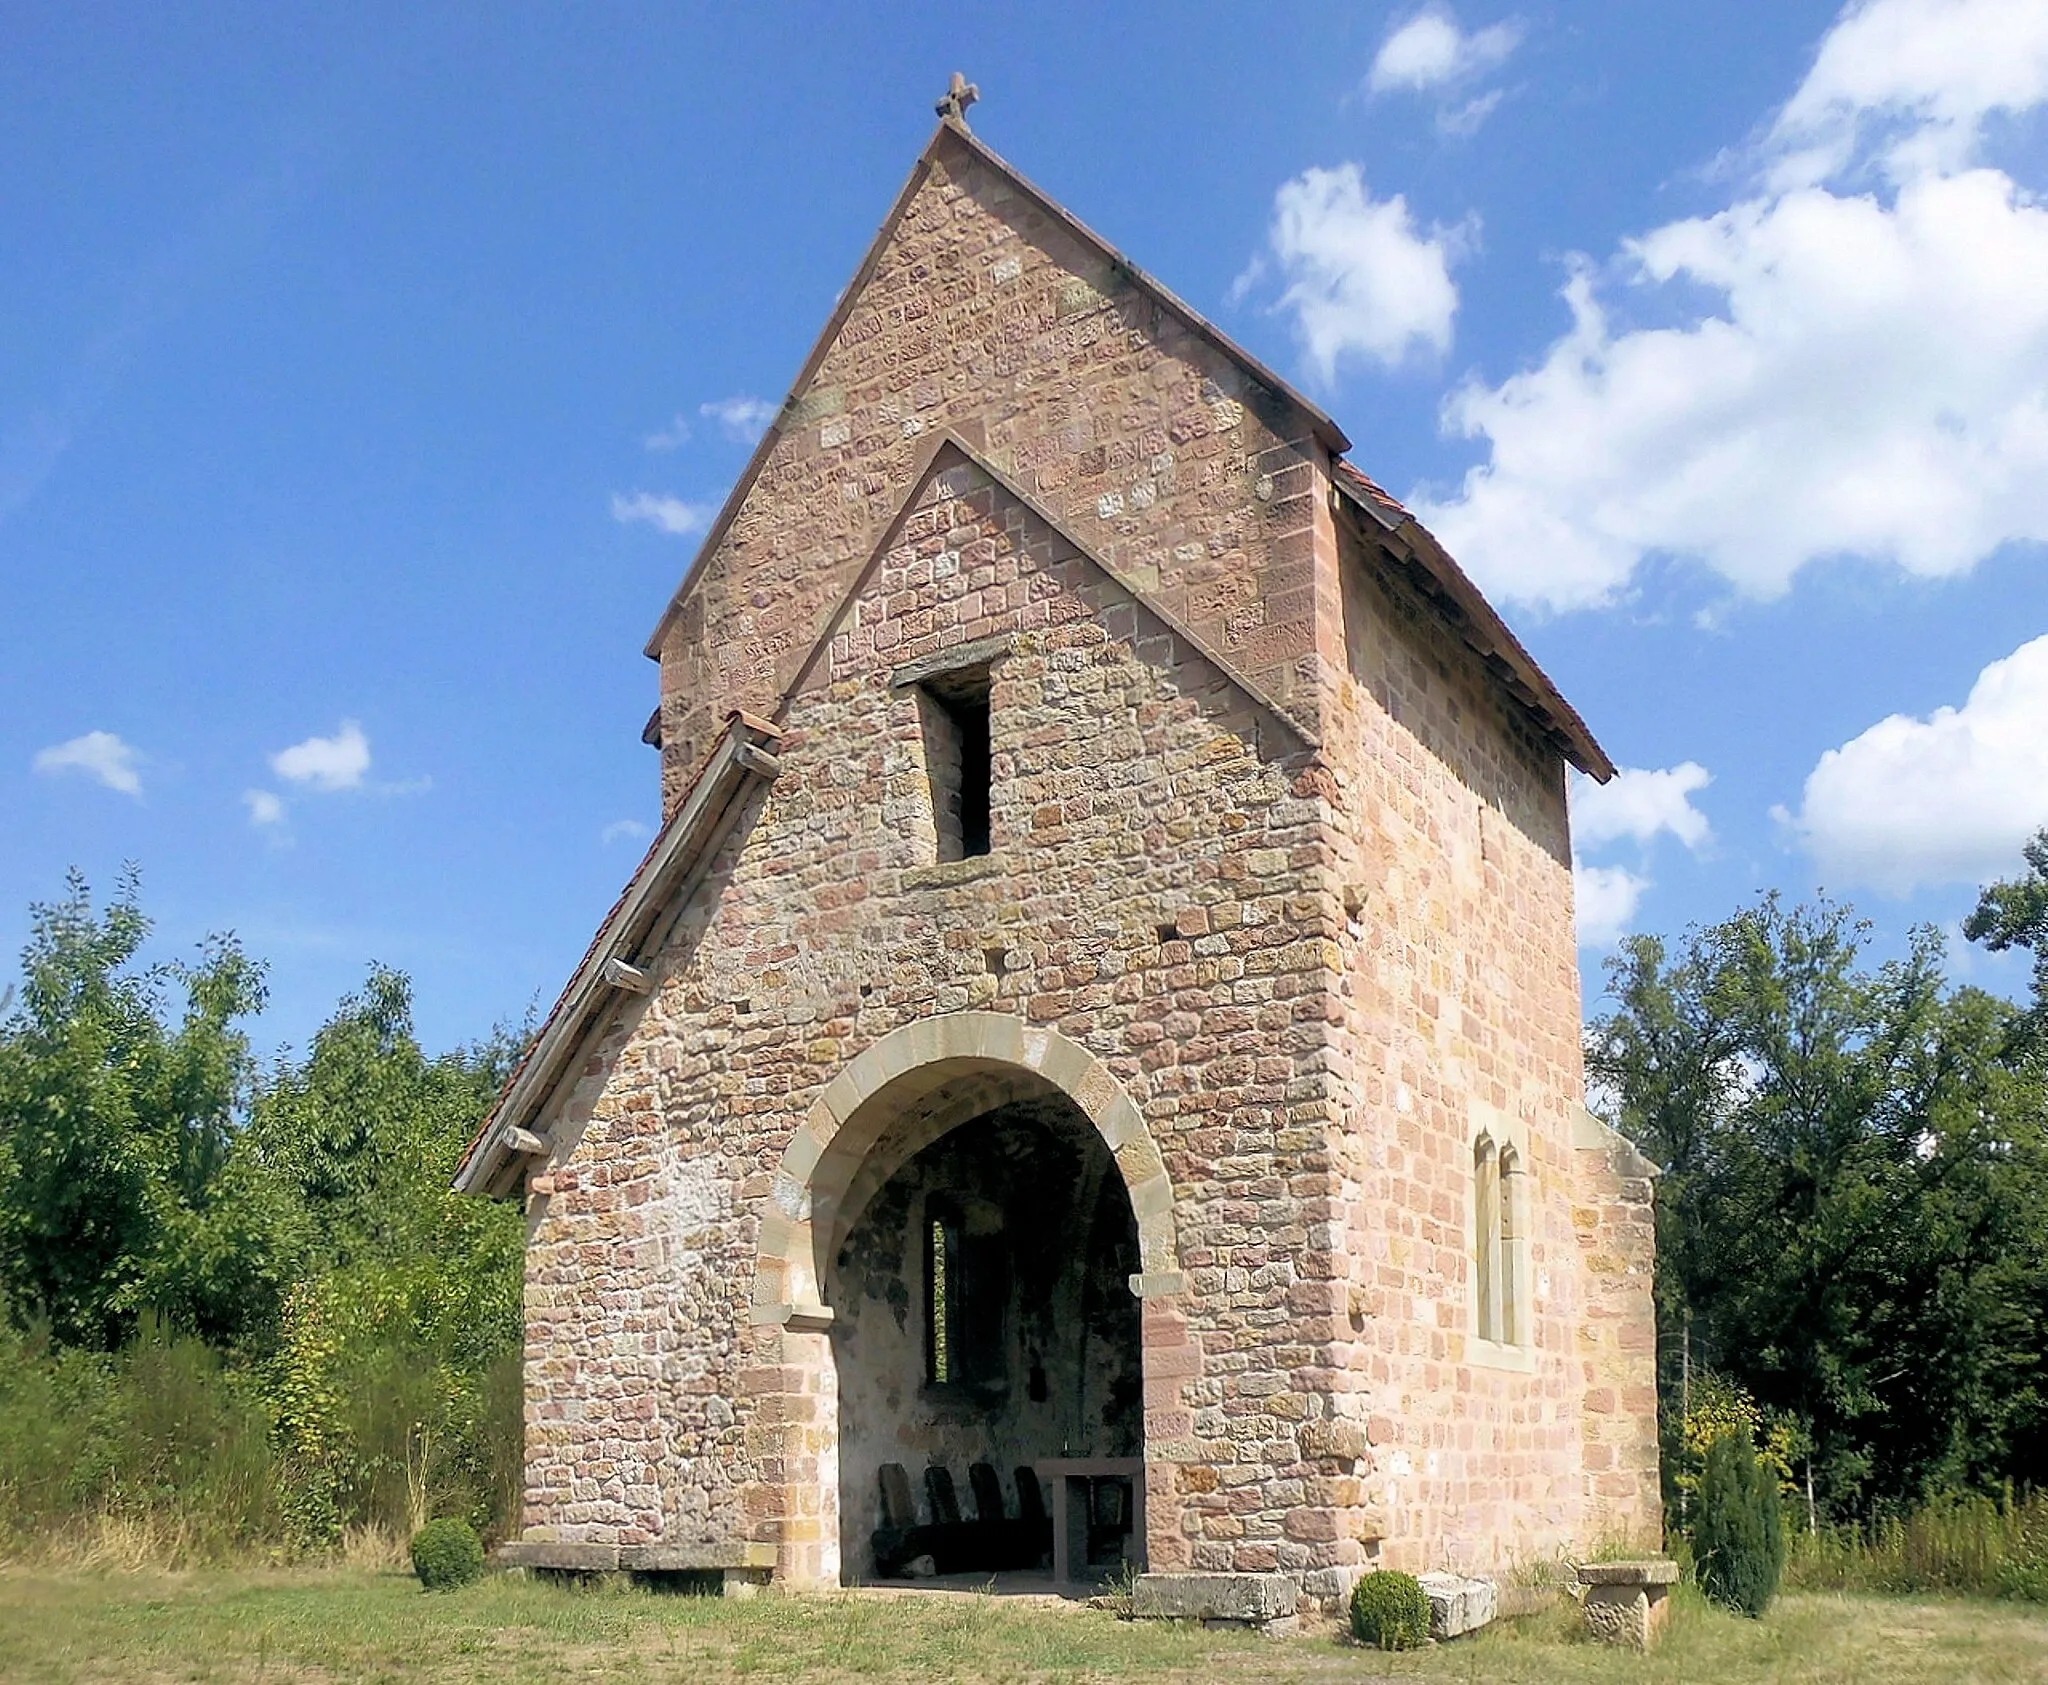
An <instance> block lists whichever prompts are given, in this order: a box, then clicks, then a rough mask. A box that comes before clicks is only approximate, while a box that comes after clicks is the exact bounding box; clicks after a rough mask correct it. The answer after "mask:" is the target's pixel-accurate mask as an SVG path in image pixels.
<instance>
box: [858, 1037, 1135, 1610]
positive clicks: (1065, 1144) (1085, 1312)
mask: <svg viewBox="0 0 2048 1685" xmlns="http://www.w3.org/2000/svg"><path fill="white" fill-rule="evenodd" d="M986 1083H987V1078H986V1077H984V1078H983V1084H986ZM997 1086H998V1089H999V1092H998V1093H994V1094H991V1093H988V1092H987V1091H986V1089H985V1088H984V1091H983V1093H982V1096H981V1098H982V1099H983V1100H984V1101H993V1102H994V1103H992V1104H988V1105H987V1106H986V1108H985V1109H982V1110H980V1111H979V1112H978V1113H976V1114H975V1115H972V1116H969V1117H968V1118H967V1119H966V1120H965V1121H964V1122H950V1123H948V1122H946V1121H945V1120H946V1119H947V1118H948V1116H949V1114H950V1116H951V1117H953V1118H957V1117H958V1115H959V1107H958V1104H957V1101H956V1102H955V1103H954V1104H952V1105H947V1106H944V1107H942V1108H940V1109H939V1110H938V1111H937V1112H936V1113H935V1112H934V1110H933V1108H931V1107H930V1106H928V1105H916V1104H913V1105H910V1106H907V1107H906V1108H904V1111H903V1113H902V1115H901V1116H899V1117H897V1118H896V1119H894V1120H892V1121H891V1122H890V1123H889V1124H887V1125H885V1126H884V1127H883V1129H882V1131H881V1133H880V1135H879V1136H878V1137H877V1139H876V1140H875V1143H874V1145H873V1147H872V1148H871V1149H870V1151H869V1155H868V1161H867V1163H866V1164H865V1165H864V1166H863V1170H862V1173H861V1174H860V1175H858V1176H857V1177H856V1178H855V1183H854V1186H853V1187H852V1188H851V1189H850V1190H849V1195H850V1197H849V1199H848V1201H847V1203H846V1205H845V1206H844V1207H843V1208H842V1210H841V1212H840V1218H841V1227H840V1234H841V1235H842V1236H843V1238H842V1239H841V1240H840V1243H839V1245H838V1247H837V1250H836V1252H835V1254H834V1256H833V1258H832V1260H831V1262H830V1264H829V1266H828V1271H827V1280H826V1283H825V1287H826V1299H827V1302H828V1303H829V1304H831V1305H832V1307H833V1312H834V1320H833V1322H832V1326H831V1335H830V1338H831V1343H832V1351H833V1359H834V1368H835V1369H836V1371H837V1376H838V1418H839V1419H838V1444H839V1504H838V1511H839V1534H840V1536H839V1558H840V1565H841V1575H842V1578H843V1579H844V1580H845V1581H846V1582H847V1583H855V1582H862V1581H869V1580H874V1579H877V1578H882V1577H897V1576H901V1575H903V1574H904V1573H905V1572H906V1571H907V1572H908V1573H910V1574H911V1575H912V1576H915V1577H939V1578H943V1577H946V1576H948V1575H951V1574H958V1573H969V1574H986V1573H989V1572H1011V1573H1015V1572H1024V1573H1032V1572H1037V1571H1042V1570H1049V1569H1050V1567H1051V1560H1050V1558H1051V1545H1052V1536H1053V1535H1052V1521H1053V1518H1054V1517H1055V1516H1057V1517H1058V1518H1059V1520H1060V1521H1061V1523H1063V1526H1062V1529H1061V1530H1062V1533H1063V1542H1064V1543H1065V1544H1066V1546H1067V1549H1065V1550H1063V1551H1061V1552H1059V1553H1058V1554H1059V1555H1060V1557H1061V1558H1062V1565H1063V1566H1066V1567H1067V1568H1068V1569H1069V1571H1070V1578H1071V1579H1072V1580H1076V1581H1079V1580H1085V1579H1087V1578H1089V1577H1091V1576H1093V1577H1103V1576H1106V1575H1109V1574H1113V1573H1115V1572H1116V1571H1118V1570H1119V1568H1120V1567H1121V1566H1122V1564H1124V1563H1125V1562H1129V1563H1131V1564H1132V1565H1134V1566H1142V1564H1143V1560H1144V1531H1143V1520H1142V1516H1143V1502H1144V1481H1143V1473H1142V1470H1143V1456H1144V1377H1143V1350H1142V1341H1141V1332H1140V1325H1141V1306H1140V1303H1139V1301H1138V1299H1137V1298H1136V1297H1135V1296H1134V1294H1133V1293H1132V1290H1131V1282H1132V1278H1133V1277H1135V1276H1137V1275H1138V1274H1139V1273H1140V1262H1141V1260H1140V1252H1139V1243H1138V1225H1137V1220H1136V1218H1135V1216H1134V1214H1133V1212H1132V1208H1131V1201H1130V1196H1129V1194H1128V1192H1127V1191H1126V1189H1125V1186H1124V1181H1123V1177H1122V1175H1121V1174H1120V1173H1119V1171H1118V1168H1117V1164H1116V1161H1115V1159H1114V1158H1113V1157H1112V1156H1111V1154H1110V1151H1109V1149H1108V1147H1107V1145H1106V1144H1105V1143H1104V1141H1103V1139H1102V1136H1101V1135H1100V1134H1099V1133H1098V1132H1097V1130H1096V1129H1095V1127H1094V1126H1093V1124H1092V1123H1091V1122H1090V1120H1089V1118H1088V1117H1087V1115H1086V1114H1085V1113H1084V1112H1083V1111H1082V1110H1081V1109H1080V1107H1079V1106H1078V1105H1076V1104H1075V1102H1074V1101H1073V1100H1072V1099H1070V1098H1069V1097H1068V1096H1067V1095H1066V1094H1065V1093H1063V1092H1062V1091H1061V1090H1059V1089H1058V1088H1056V1087H1054V1086H1053V1085H1051V1084H1050V1083H1048V1082H1046V1081H1044V1080H1043V1079H1042V1078H1038V1077H1036V1076H1034V1075H1032V1074H1031V1073H1029V1072H1023V1071H1016V1072H1011V1073H1007V1074H1006V1075H1005V1076H1004V1077H1003V1078H1002V1079H1001V1080H1000V1082H999V1084H998V1085H997ZM935 1126H937V1127H935ZM885 1471H886V1473H885ZM998 1507H999V1509H1000V1521H998V1517H997V1516H994V1515H991V1514H990V1513H989V1512H990V1511H991V1510H992V1509H996V1508H998ZM906 1508H908V1510H909V1512H910V1513H909V1514H908V1515H907V1516H906V1514H905V1513H904V1512H905V1510H906ZM955 1515H957V1516H958V1518H959V1520H958V1523H957V1529H958V1530H957V1531H955V1530H952V1529H953V1527H954V1525H955V1524H954V1520H953V1518H954V1516H955ZM905 1521H910V1522H912V1523H913V1524H914V1526H913V1530H912V1532H911V1533H910V1534H909V1535H908V1536H905V1535H903V1534H902V1533H900V1532H899V1531H898V1529H899V1528H900V1527H901V1525H902V1524H903V1523H904V1522H905ZM878 1546H879V1550H878ZM1041 1552H1043V1553H1044V1554H1043V1555H1041Z"/></svg>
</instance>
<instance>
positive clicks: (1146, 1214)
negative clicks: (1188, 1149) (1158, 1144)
mask: <svg viewBox="0 0 2048 1685" xmlns="http://www.w3.org/2000/svg"><path fill="white" fill-rule="evenodd" d="M1154 1156H1155V1157H1156V1156H1157V1155H1156V1154H1155V1155H1154ZM1130 1186H1131V1211H1132V1214H1133V1215H1134V1216H1136V1218H1137V1219H1138V1228H1139V1233H1140V1237H1141V1238H1142V1236H1143V1232H1144V1227H1145V1223H1146V1220H1147V1219H1148V1218H1150V1219H1162V1220H1165V1221H1166V1222H1168V1223H1169V1224H1170V1223H1171V1221H1172V1217H1173V1184H1172V1183H1171V1182H1169V1181H1167V1179H1166V1175H1165V1173H1164V1172H1163V1171H1155V1172H1154V1173H1153V1174H1152V1175H1150V1176H1147V1177H1145V1178H1144V1179H1143V1180H1141V1181H1133V1182H1132V1183H1131V1185H1130Z"/></svg>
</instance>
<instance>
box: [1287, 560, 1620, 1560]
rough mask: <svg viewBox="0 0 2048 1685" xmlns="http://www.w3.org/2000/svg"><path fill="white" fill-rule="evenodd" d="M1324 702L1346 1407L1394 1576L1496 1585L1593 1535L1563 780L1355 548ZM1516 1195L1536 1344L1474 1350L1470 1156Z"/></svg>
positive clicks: (1431, 615) (1458, 651)
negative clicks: (1332, 797) (1332, 840)
mask: <svg viewBox="0 0 2048 1685" xmlns="http://www.w3.org/2000/svg"><path fill="white" fill-rule="evenodd" d="M1339 575H1340V583H1341V595H1342V603H1343V630H1344V654H1345V670H1344V671H1343V672H1342V673H1341V674H1340V675H1337V676H1336V677H1335V678H1334V680H1333V683H1332V685H1331V691H1332V696H1333V705H1332V707H1331V708H1330V710H1329V711H1328V713H1327V715H1326V726H1325V731H1326V744H1327V747H1328V750H1329V759H1330V762H1331V764H1332V766H1333V768H1334V769H1335V777H1336V779H1337V783H1338V799H1337V801H1336V804H1335V812H1336V815H1337V823H1338V828H1339V830H1340V832H1341V834H1342V840H1341V842H1340V844H1339V857H1340V864H1339V868H1338V869H1339V875H1340V876H1341V877H1342V879H1343V880H1344V887H1343V891H1342V893H1343V895H1344V897H1345V900H1346V902H1347V908H1348V911H1349V913H1350V918H1349V921H1348V924H1347V927H1346V930H1345V932H1344V935H1343V938H1342V940H1341V943H1340V946H1341V948H1342V950H1343V965H1342V982H1341V985H1340V988H1341V1009H1340V1018H1341V1030H1340V1035H1339V1047H1340V1054H1339V1062H1338V1067H1337V1068H1338V1072H1339V1076H1340V1086H1341V1088H1342V1091H1343V1095H1344V1103H1343V1109H1344V1114H1345V1121H1344V1127H1343V1131H1342V1135H1341V1143H1340V1155H1339V1156H1340V1160H1341V1163H1342V1165H1343V1170H1344V1180H1345V1188H1344V1195H1343V1200H1342V1210H1341V1212H1340V1213H1339V1214H1338V1215H1337V1217H1336V1221H1337V1224H1338V1226H1339V1228H1340V1229H1341V1230H1342V1232H1343V1234H1344V1235H1345V1241H1344V1243H1343V1245H1342V1246H1341V1248H1340V1249H1339V1250H1340V1252H1341V1255H1342V1257H1343V1259H1344V1261H1345V1265H1346V1269H1345V1277H1344V1280H1343V1283H1342V1289H1343V1298H1344V1302H1343V1303H1342V1304H1340V1305H1333V1306H1332V1310H1333V1312H1334V1313H1337V1316H1336V1320H1337V1334H1338V1345H1337V1354H1336V1357H1335V1360H1334V1365H1333V1367H1334V1371H1335V1379H1334V1383H1333V1384H1335V1385H1336V1386H1337V1387H1338V1388H1339V1389H1340V1392H1339V1403H1340V1405H1341V1412H1340V1413H1341V1414H1344V1415H1346V1416H1348V1417H1350V1418H1352V1419H1355V1420H1358V1421H1360V1422H1362V1423H1363V1424H1364V1425H1365V1427H1366V1429H1367V1432H1368V1435H1369V1438H1370V1440H1371V1455H1370V1460H1369V1464H1368V1466H1369V1469H1370V1475H1369V1483H1368V1488H1367V1491H1366V1493H1365V1494H1364V1501H1365V1502H1366V1504H1367V1505H1368V1507H1369V1509H1370V1510H1371V1512H1372V1514H1373V1516H1374V1518H1375V1519H1376V1520H1377V1521H1378V1522H1379V1523H1380V1524H1381V1526H1382V1527H1383V1529H1384V1533H1385V1537H1386V1539H1387V1541H1388V1543H1387V1546H1386V1549H1385V1551H1384V1553H1383V1557H1384V1560H1385V1562H1386V1563H1388V1564H1389V1565H1391V1566H1396V1567H1401V1568H1407V1569H1410V1570H1421V1569H1426V1568H1438V1567H1451V1568H1458V1569H1466V1570H1472V1571H1485V1570H1488V1569H1493V1568H1498V1567H1500V1566H1503V1565H1505V1564H1506V1563H1508V1562H1510V1561H1512V1560H1514V1559H1516V1558H1527V1557H1532V1556H1540V1555H1548V1554H1551V1553H1552V1552H1554V1551H1555V1550H1556V1549H1557V1548H1558V1547H1559V1546H1560V1545H1563V1544H1567V1543H1584V1542H1586V1541H1587V1540H1588V1539H1589V1538H1591V1537H1593V1536H1594V1535H1596V1534H1598V1533H1599V1532H1601V1531H1602V1527H1601V1524H1600V1522H1599V1520H1598V1519H1597V1518H1596V1517H1595V1516H1594V1515H1593V1514H1592V1513H1591V1509H1590V1507H1589V1504H1588V1498H1587V1491H1586V1484H1585V1480H1584V1477H1583V1469H1582V1452H1581V1429H1580V1421H1581V1412H1582V1409H1583V1408H1584V1402H1585V1396H1584V1395H1585V1377H1584V1373H1583V1369H1582V1365H1581V1362H1580V1356H1579V1351H1578V1329H1579V1324H1580V1320H1581V1318H1582V1316H1583V1315H1584V1314H1585V1309H1586V1306H1585V1293H1584V1289H1583V1287H1582V1284H1581V1269H1580V1251H1579V1246H1578V1243H1577V1240H1576V1238H1575V1228H1574V1219H1573V1212H1574V1206H1575V1200H1576V1195H1575V1166H1574V1152H1573V1135H1572V1128H1573V1120H1574V1118H1575V1117H1577V1116H1578V1115H1579V1114H1580V1112H1581V1109H1582V1102H1583V1096H1584V1077H1583V1070H1582V1066H1581V1062H1580V1047H1579V1025H1580V1004H1579V980H1578V971H1577V966H1576V940H1575V936H1574V932H1573V928H1572V902H1571V868H1570V848H1569V842H1568V838H1567V832H1566V817H1565V806H1564V796H1565V792H1564V765H1563V762H1562V760H1561V758H1560V757H1559V755H1558V753H1557V752H1556V750H1555V749H1554V748H1552V747H1551V746H1549V745H1548V744H1546V743H1544V742H1542V741H1541V740H1540V739H1539V738H1538V737H1537V735H1536V733H1535V730H1534V727H1533V726H1532V725H1531V724H1530V723H1529V721H1528V720H1527V717H1526V716H1525V715H1523V714H1522V713H1521V712H1520V711H1519V710H1518V709H1516V708H1515V707H1514V705H1513V704H1512V703H1511V702H1510V701H1509V700H1508V699H1507V698H1506V697H1505V696H1504V695H1503V694H1502V693H1501V691H1500V689H1499V687H1498V686H1497V685H1496V684H1494V683H1492V682H1491V681H1489V679H1488V678H1487V677H1486V675H1485V674H1484V671H1483V669H1482V667H1481V665H1480V662H1479V659H1478V657H1477V656H1476V655H1474V654H1473V652H1472V651H1471V650H1470V649H1469V648H1468V647H1467V646H1465V645H1464V644H1463V643H1462V642H1461V641H1460V640H1458V639H1457V638H1456V637H1455V636H1453V635H1452V634H1451V633H1450V632H1449V630H1448V629H1447V628H1446V627H1445V626H1444V624H1443V622H1442V620H1441V617H1440V616H1439V615H1438V614H1437V613H1436V611H1435V610H1434V609H1433V608H1432V607H1430V606H1429V605H1427V604H1425V603H1424V602H1423V601H1421V600H1420V599H1419V598H1418V597H1417V596H1416V595H1415V594H1414V592H1413V591H1412V589H1411V588H1410V587H1408V586H1407V585H1406V584H1405V583H1404V582H1402V581H1401V580H1400V579H1399V578H1398V577H1397V576H1396V575H1395V574H1394V573H1393V571H1392V570H1391V569H1390V568H1389V567H1387V566H1386V565H1385V564H1384V563H1383V562H1382V561H1380V560H1379V559H1377V558H1376V556H1370V555H1368V554H1367V552H1366V550H1365V548H1364V546H1362V545H1360V544H1359V543H1358V542H1357V540H1356V538H1355V536H1353V535H1351V534H1349V533H1346V534H1345V536H1344V538H1343V542H1342V544H1341V547H1340V552H1339ZM1481 1129H1485V1130H1487V1131H1488V1133H1489V1134H1490V1135H1491V1137H1492V1138H1493V1139H1494V1140H1495V1141H1496V1142H1497V1143H1501V1144H1506V1143H1507V1142H1509V1141H1512V1142H1513V1143H1514V1144H1515V1145H1516V1147H1517V1149H1518V1151H1519V1153H1520V1155H1521V1160H1522V1168H1523V1170H1524V1172H1525V1176H1524V1183H1523V1186H1524V1190H1525V1202H1526V1210H1525V1213H1524V1223H1525V1226H1526V1228H1527V1231H1528V1238H1527V1241H1526V1269H1525V1271H1524V1283H1525V1289H1524V1290H1525V1294H1526V1296H1527V1298H1528V1300H1529V1301H1530V1303H1529V1314H1528V1319H1527V1323H1526V1341H1525V1343H1524V1344H1523V1345H1522V1346H1521V1347H1520V1348H1519V1349H1513V1348H1510V1349H1503V1348H1501V1347H1497V1346H1492V1345H1490V1344H1489V1343H1487V1342H1482V1341H1480V1340H1479V1339H1477V1338H1476V1335H1475V1326H1476V1325H1475V1287H1474V1280H1473V1277H1474V1262H1473V1231H1472V1223H1473V1216H1472V1211H1473V1143H1474V1139H1475V1136H1476V1135H1477V1134H1478V1133H1479V1131H1480V1130H1481Z"/></svg>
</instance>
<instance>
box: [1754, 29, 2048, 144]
mask: <svg viewBox="0 0 2048 1685" xmlns="http://www.w3.org/2000/svg"><path fill="white" fill-rule="evenodd" d="M2044 96H2048V7H2044V6H2042V5H2041V3H2040V0H1874V3H1868V4H1858V5H1853V6H1851V7H1849V8H1848V9H1847V10H1845V11H1844V12H1843V14H1842V16H1841V17H1840V19H1838V20H1837V22H1836V24H1835V27H1834V28H1833V29H1832V30H1830V31H1829V32H1828V35H1827V38H1826V39H1825V40H1824V41H1822V43H1821V47H1820V51H1819V53H1818V54H1817V55H1816V56H1815V59H1814V64H1813V69H1812V70H1811V71H1809V72H1808V73H1807V77H1806V80H1805V82H1803V83H1802V84H1801V85H1800V88H1799V91H1798V92H1797V93H1796V94H1794V95H1793V96H1792V98H1791V100H1790V101H1789V102H1788V103H1787V105H1786V106H1785V109H1784V110H1783V111H1782V112H1780V113H1779V115H1778V120H1777V122H1776V124H1775V125H1774V127H1773V130H1772V138H1773V140H1774V141H1775V142H1776V144H1777V146H1778V148H1779V150H1780V151H1781V152H1782V153H1783V154H1784V157H1783V159H1782V161H1781V163H1780V166H1779V179H1780V180H1781V181H1786V182H1791V183H1799V184H1804V183H1806V182H1809V181H1818V180H1824V179H1825V178H1826V177H1827V176H1829V175H1832V174H1834V173H1835V172H1837V171H1839V170H1841V169H1842V168H1844V167H1845V166H1846V165H1847V164H1848V163H1849V162H1850V161H1851V160H1852V159H1853V158H1854V157H1855V155H1856V152H1857V146H1858V142H1859V140H1861V139H1863V138H1865V137H1867V136H1868V135H1869V133H1870V131H1871V130H1872V129H1873V128H1877V129H1879V130H1883V129H1885V127H1886V126H1887V124H1889V132H1888V133H1881V134H1880V136H1879V138H1878V141H1877V147H1876V150H1877V152H1878V156H1879V161H1880V162H1881V163H1882V164H1883V166H1884V168H1885V169H1886V171H1887V172H1888V173H1889V174H1891V175H1893V176H1894V177H1895V178H1903V177H1909V176H1913V175H1917V174H1920V173H1922V172H1924V171H1926V170H1929V169H1935V170H1941V169H1957V168H1960V167H1962V166H1963V165H1964V164H1966V163H1967V162H1968V161H1969V159H1970V158H1971V156H1972V155H1973V154H1974V153H1975V152H1976V149H1977V146H1978V144H1979V142H1980V140H1981V138H1982V135H1983V129H1984V119H1985V118H1986V117H1989V116H1991V115H1992V114H1993V113H1998V112H2003V113H2014V112H2019V111H2024V110H2027V109H2028V108H2030V107H2032V106H2034V105H2037V104H2039V103H2040V102H2041V100H2042V99H2043V97H2044Z"/></svg>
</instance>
